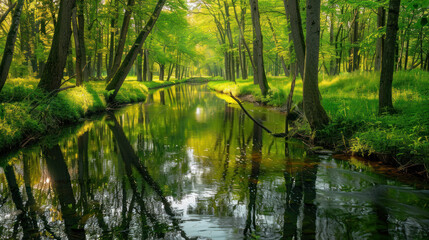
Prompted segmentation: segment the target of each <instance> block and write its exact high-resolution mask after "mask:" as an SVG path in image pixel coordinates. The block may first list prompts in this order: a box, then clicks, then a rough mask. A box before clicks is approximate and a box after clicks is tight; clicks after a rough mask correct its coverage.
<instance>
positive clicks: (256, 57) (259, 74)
mask: <svg viewBox="0 0 429 240" xmlns="http://www.w3.org/2000/svg"><path fill="white" fill-rule="evenodd" d="M249 2H250V11H251V14H252V24H253V34H254V35H253V61H254V63H255V67H256V72H255V73H254V74H253V77H254V78H255V80H256V82H257V83H258V84H259V88H260V89H261V93H262V95H264V96H265V95H266V94H267V93H268V90H269V86H268V82H267V76H266V75H265V67H264V45H263V41H262V29H261V23H260V15H259V5H258V0H249Z"/></svg>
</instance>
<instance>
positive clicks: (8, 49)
mask: <svg viewBox="0 0 429 240" xmlns="http://www.w3.org/2000/svg"><path fill="white" fill-rule="evenodd" d="M23 5H24V0H19V1H18V4H17V6H16V9H15V12H14V13H13V16H12V24H11V25H10V29H9V33H8V34H7V39H6V46H5V47H4V52H3V58H2V60H1V63H0V92H1V90H2V88H3V86H4V84H5V83H6V79H7V75H8V74H9V69H10V65H11V64H12V59H13V52H14V49H15V42H16V36H17V34H18V27H19V21H20V19H21V12H22V6H23Z"/></svg>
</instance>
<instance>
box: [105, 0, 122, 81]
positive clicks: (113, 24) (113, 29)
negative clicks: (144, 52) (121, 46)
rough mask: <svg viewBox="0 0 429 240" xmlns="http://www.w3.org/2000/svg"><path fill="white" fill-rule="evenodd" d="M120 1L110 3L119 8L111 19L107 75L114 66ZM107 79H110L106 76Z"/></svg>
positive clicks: (112, 0) (114, 0) (113, 0)
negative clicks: (118, 4)
mask: <svg viewBox="0 0 429 240" xmlns="http://www.w3.org/2000/svg"><path fill="white" fill-rule="evenodd" d="M117 3H118V1H117V0H111V1H110V4H111V5H114V6H115V7H116V8H117V9H116V14H115V15H113V16H112V18H111V20H110V28H111V29H110V44H109V45H110V48H109V65H108V67H107V75H110V73H111V70H112V67H113V58H114V55H113V54H114V52H115V35H116V33H117V30H116V21H117V19H118V17H119V13H118V11H119V9H118V6H117ZM106 81H110V79H108V78H106Z"/></svg>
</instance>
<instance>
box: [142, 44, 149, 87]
mask: <svg viewBox="0 0 429 240" xmlns="http://www.w3.org/2000/svg"><path fill="white" fill-rule="evenodd" d="M141 54H143V81H144V82H146V81H147V78H148V71H149V57H148V55H147V49H143V50H142V53H141ZM141 54H140V55H141Z"/></svg>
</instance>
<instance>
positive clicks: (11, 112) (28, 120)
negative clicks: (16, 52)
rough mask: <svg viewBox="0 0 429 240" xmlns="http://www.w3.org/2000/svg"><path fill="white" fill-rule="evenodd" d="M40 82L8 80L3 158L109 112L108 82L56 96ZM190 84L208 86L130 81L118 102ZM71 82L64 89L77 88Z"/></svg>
mask: <svg viewBox="0 0 429 240" xmlns="http://www.w3.org/2000/svg"><path fill="white" fill-rule="evenodd" d="M39 81H40V80H39V79H36V78H25V79H21V78H16V79H8V81H7V82H6V84H5V86H4V88H3V89H2V91H1V93H0V103H1V104H0V155H1V154H2V153H6V152H9V151H10V150H12V149H13V148H17V147H20V146H24V145H26V144H27V143H28V142H30V141H33V140H35V139H39V138H40V137H42V136H43V135H46V134H47V133H48V132H49V131H50V130H52V129H58V128H59V127H60V126H63V125H65V124H70V123H75V122H79V121H82V120H83V119H84V118H85V117H87V116H89V115H91V114H94V113H97V112H102V111H105V110H107V109H108V107H110V106H108V105H107V102H106V100H105V99H106V97H107V96H108V92H107V91H106V90H104V88H105V82H104V81H90V82H87V83H84V85H83V86H81V87H75V88H70V89H67V90H65V91H61V92H59V93H58V94H57V95H55V96H52V95H49V94H46V93H44V92H42V91H41V90H40V89H37V88H36V87H37V84H38V83H39ZM187 81H191V82H198V81H200V82H204V81H207V79H201V78H192V79H189V80H188V79H183V80H174V79H172V80H171V81H168V82H167V81H152V82H138V81H136V77H129V78H127V80H126V81H125V82H124V84H123V85H122V87H121V89H120V91H119V92H118V95H117V96H116V98H115V103H116V104H117V105H121V104H127V103H134V102H143V101H145V100H146V97H147V95H148V93H149V90H150V89H156V88H161V87H167V86H171V85H175V84H179V83H184V82H187ZM74 85H75V83H74V82H73V81H70V82H68V83H66V84H64V85H63V86H62V87H68V86H74Z"/></svg>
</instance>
